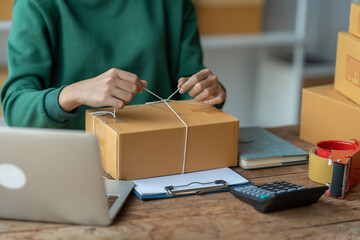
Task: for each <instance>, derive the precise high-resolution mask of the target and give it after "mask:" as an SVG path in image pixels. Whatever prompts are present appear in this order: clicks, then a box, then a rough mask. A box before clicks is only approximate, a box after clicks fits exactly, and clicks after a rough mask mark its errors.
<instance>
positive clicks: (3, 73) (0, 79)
mask: <svg viewBox="0 0 360 240" xmlns="http://www.w3.org/2000/svg"><path fill="white" fill-rule="evenodd" d="M7 77H8V70H7V67H0V89H1V87H2V85H3V84H4V82H5V80H6V79H7ZM1 117H2V111H1V103H0V118H1Z"/></svg>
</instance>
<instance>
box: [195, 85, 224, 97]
mask: <svg viewBox="0 0 360 240" xmlns="http://www.w3.org/2000/svg"><path fill="white" fill-rule="evenodd" d="M218 94H219V91H218V90H217V86H214V85H212V86H210V87H208V88H205V89H204V90H203V91H202V92H201V93H199V94H198V95H197V96H196V97H195V100H197V101H202V100H205V99H208V98H209V97H211V96H215V95H216V96H217V95H218ZM190 96H191V95H190Z"/></svg>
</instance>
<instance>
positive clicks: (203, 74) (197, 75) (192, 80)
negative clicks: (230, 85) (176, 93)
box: [180, 69, 211, 93]
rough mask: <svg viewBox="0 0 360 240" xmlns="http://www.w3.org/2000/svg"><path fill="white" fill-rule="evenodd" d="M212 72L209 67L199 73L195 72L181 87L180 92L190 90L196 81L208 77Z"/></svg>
mask: <svg viewBox="0 0 360 240" xmlns="http://www.w3.org/2000/svg"><path fill="white" fill-rule="evenodd" d="M210 74H211V71H210V70H209V69H204V70H201V71H200V72H198V73H195V74H194V75H192V76H191V77H190V79H189V80H187V81H186V82H185V83H184V85H182V87H181V88H180V93H185V92H187V91H188V90H190V89H191V88H192V87H193V86H194V85H195V84H196V83H198V82H200V81H202V80H204V79H206V78H207V77H208V76H209V75H210Z"/></svg>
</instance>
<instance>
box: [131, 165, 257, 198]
mask: <svg viewBox="0 0 360 240" xmlns="http://www.w3.org/2000/svg"><path fill="white" fill-rule="evenodd" d="M132 182H133V183H135V188H134V194H135V195H136V196H137V197H138V198H140V199H141V200H151V199H162V198H175V197H183V196H191V195H198V194H208V193H216V192H225V191H229V190H230V188H233V187H237V186H244V185H250V184H252V183H251V182H250V181H249V180H247V179H246V178H244V177H243V176H242V175H241V174H239V173H238V172H236V171H235V170H234V169H232V168H219V169H212V170H206V171H199V172H192V173H185V174H177V175H169V176H163V177H155V178H147V179H139V180H133V181H132Z"/></svg>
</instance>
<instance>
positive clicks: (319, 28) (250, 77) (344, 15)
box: [204, 0, 351, 127]
mask: <svg viewBox="0 0 360 240" xmlns="http://www.w3.org/2000/svg"><path fill="white" fill-rule="evenodd" d="M266 2H267V4H268V5H267V6H266V9H265V20H264V26H265V28H266V30H268V31H276V30H279V29H280V30H291V29H293V28H294V13H295V6H296V1H295V0H267V1H266ZM350 3H351V0H341V1H339V0H309V1H308V17H307V31H306V39H305V40H306V42H305V46H306V51H305V52H306V54H307V55H312V56H314V55H315V56H318V57H320V58H324V59H328V60H335V55H336V46H337V32H338V31H347V29H348V21H349V20H348V19H349V11H350ZM275 50H276V51H277V52H281V51H284V52H289V48H276V49H275ZM290 50H291V48H290ZM257 54H258V50H256V49H255V48H249V49H244V48H242V49H232V50H226V51H223V50H218V51H216V50H206V49H204V55H205V65H207V66H208V67H209V68H211V69H212V70H213V71H214V72H215V73H216V74H217V75H218V76H219V79H220V80H221V81H222V82H223V84H224V85H225V87H226V89H227V93H228V99H227V102H226V104H225V107H224V111H226V112H228V113H230V114H232V115H234V116H235V117H237V118H239V120H240V126H254V125H258V126H263V127H265V126H266V127H271V126H280V125H289V124H297V123H298V119H297V118H294V116H297V115H298V114H296V113H297V112H298V111H299V108H300V106H297V108H293V107H292V106H293V104H294V103H293V102H292V101H293V100H291V101H290V102H287V99H290V98H289V97H288V96H291V95H293V94H296V93H293V92H291V91H288V90H287V89H296V87H294V84H295V85H296V84H297V83H294V82H292V81H291V77H292V74H293V72H292V70H291V65H290V64H289V63H284V62H281V61H276V60H271V59H270V60H269V59H267V60H264V61H260V62H258V61H257V60H256V55H257ZM269 61H272V62H269ZM271 106H272V108H271ZM259 109H261V110H259ZM264 109H265V110H264ZM278 113H281V114H278ZM294 113H295V114H294Z"/></svg>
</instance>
